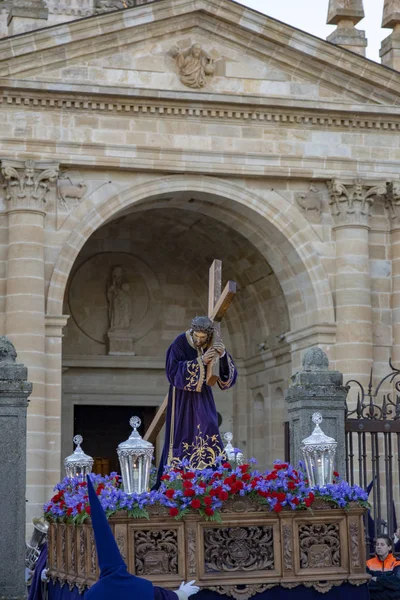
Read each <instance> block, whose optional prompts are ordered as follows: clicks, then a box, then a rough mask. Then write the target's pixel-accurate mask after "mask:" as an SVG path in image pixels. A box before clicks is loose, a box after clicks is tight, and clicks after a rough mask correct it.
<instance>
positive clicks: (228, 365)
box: [158, 317, 237, 479]
mask: <svg viewBox="0 0 400 600" xmlns="http://www.w3.org/2000/svg"><path fill="white" fill-rule="evenodd" d="M213 334H214V325H213V322H212V321H211V320H210V319H209V318H208V317H196V318H195V319H193V321H192V324H191V327H190V329H189V330H188V331H186V333H182V334H181V335H179V336H178V337H177V338H176V339H175V341H174V342H172V344H171V346H170V347H169V349H168V351H167V360H166V373H167V378H168V381H169V383H170V387H169V394H168V407H167V418H166V426H165V442H164V449H163V453H162V456H161V461H160V466H159V471H158V479H160V477H161V475H162V473H163V470H164V467H165V465H174V464H176V463H179V462H180V461H181V460H182V459H187V460H188V461H189V468H192V469H205V468H207V467H211V466H213V465H214V464H215V461H216V459H217V457H218V456H221V455H222V454H223V448H224V447H223V444H222V440H221V436H220V434H219V430H218V416H217V409H216V407H215V402H214V398H213V393H212V388H211V387H210V386H208V385H207V384H206V381H205V380H206V370H207V365H208V364H209V363H210V362H211V361H212V360H213V359H214V358H216V357H219V379H218V381H217V385H218V386H219V387H220V389H221V390H227V389H229V388H230V387H232V386H233V385H234V384H235V381H236V377H237V371H236V367H235V364H234V362H233V360H232V357H231V356H230V354H228V352H227V351H226V349H225V346H224V344H223V343H222V341H217V342H215V343H214V342H213Z"/></svg>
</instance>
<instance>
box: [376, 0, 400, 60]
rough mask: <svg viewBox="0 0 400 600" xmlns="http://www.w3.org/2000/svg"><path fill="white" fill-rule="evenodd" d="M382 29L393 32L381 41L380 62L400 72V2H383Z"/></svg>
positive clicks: (399, 0)
mask: <svg viewBox="0 0 400 600" xmlns="http://www.w3.org/2000/svg"><path fill="white" fill-rule="evenodd" d="M382 27H385V28H388V29H393V32H392V33H391V34H390V35H389V36H388V37H387V38H385V39H384V40H383V41H382V44H381V49H380V52H379V54H380V57H381V62H382V64H383V65H385V66H386V67H390V68H391V69H395V70H396V71H400V0H385V4H384V5H383V19H382Z"/></svg>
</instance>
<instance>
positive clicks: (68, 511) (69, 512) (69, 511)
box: [67, 508, 72, 517]
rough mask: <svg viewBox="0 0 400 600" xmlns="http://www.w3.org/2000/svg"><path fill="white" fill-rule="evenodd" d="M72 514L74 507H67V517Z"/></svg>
mask: <svg viewBox="0 0 400 600" xmlns="http://www.w3.org/2000/svg"><path fill="white" fill-rule="evenodd" d="M71 515H72V508H67V517H70V516H71Z"/></svg>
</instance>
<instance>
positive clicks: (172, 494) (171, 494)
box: [165, 489, 175, 498]
mask: <svg viewBox="0 0 400 600" xmlns="http://www.w3.org/2000/svg"><path fill="white" fill-rule="evenodd" d="M174 494H175V490H172V489H170V490H167V491H166V492H165V495H166V496H167V498H173V497H174Z"/></svg>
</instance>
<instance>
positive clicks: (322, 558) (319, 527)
mask: <svg viewBox="0 0 400 600" xmlns="http://www.w3.org/2000/svg"><path fill="white" fill-rule="evenodd" d="M299 547H300V568H301V569H324V568H326V567H339V566H340V532H339V525H338V523H309V524H304V525H301V526H300V527H299Z"/></svg>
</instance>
